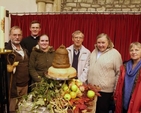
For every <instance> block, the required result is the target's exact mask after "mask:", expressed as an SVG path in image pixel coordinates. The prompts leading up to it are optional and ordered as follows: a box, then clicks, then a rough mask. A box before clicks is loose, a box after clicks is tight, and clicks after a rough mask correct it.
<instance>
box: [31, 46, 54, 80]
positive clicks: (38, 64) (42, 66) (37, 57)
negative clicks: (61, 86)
mask: <svg viewBox="0 0 141 113" xmlns="http://www.w3.org/2000/svg"><path fill="white" fill-rule="evenodd" d="M54 55H55V50H54V49H53V47H49V50H48V51H47V52H43V51H42V50H40V49H39V48H38V47H37V46H35V47H34V48H33V50H32V52H31V54H30V60H29V73H30V75H31V77H32V79H33V82H40V81H41V78H42V77H43V76H44V73H45V72H47V70H48V68H49V67H50V66H51V65H52V61H53V58H54Z"/></svg>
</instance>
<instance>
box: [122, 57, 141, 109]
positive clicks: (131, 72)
mask: <svg viewBox="0 0 141 113" xmlns="http://www.w3.org/2000/svg"><path fill="white" fill-rule="evenodd" d="M132 66H133V62H132V60H129V61H128V62H127V63H126V74H125V80H124V95H123V96H124V97H123V107H124V109H125V110H128V106H129V102H130V97H131V93H132V89H133V85H134V81H135V79H136V75H137V72H138V70H139V69H140V67H141V60H140V61H139V62H138V64H137V65H136V66H135V68H134V69H132Z"/></svg>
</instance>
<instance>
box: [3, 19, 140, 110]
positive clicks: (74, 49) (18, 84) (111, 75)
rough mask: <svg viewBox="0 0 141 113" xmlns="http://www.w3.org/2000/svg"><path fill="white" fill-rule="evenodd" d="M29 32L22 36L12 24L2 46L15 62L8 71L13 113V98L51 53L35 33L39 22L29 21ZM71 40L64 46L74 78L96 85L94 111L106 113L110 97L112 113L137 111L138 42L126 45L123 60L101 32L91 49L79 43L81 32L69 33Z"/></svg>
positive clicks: (41, 71) (22, 91)
mask: <svg viewBox="0 0 141 113" xmlns="http://www.w3.org/2000/svg"><path fill="white" fill-rule="evenodd" d="M30 31H31V35H30V36H29V37H27V38H23V39H22V30H21V28H20V27H18V26H13V27H12V28H11V30H10V35H9V36H10V41H9V42H8V44H6V47H5V48H6V49H12V50H13V51H14V53H15V55H16V61H19V64H18V66H16V67H15V69H14V70H13V72H12V73H13V74H11V76H13V79H12V83H10V84H12V87H11V89H10V91H11V93H10V113H15V112H16V107H17V99H19V98H20V97H21V96H23V95H26V94H27V93H28V87H29V84H31V83H32V82H40V81H41V79H42V77H44V72H46V71H47V70H48V68H49V67H50V66H51V65H52V61H53V58H54V55H55V49H54V48H53V47H52V46H50V44H49V41H50V39H49V37H48V36H47V35H46V34H43V35H41V36H39V34H40V31H41V25H40V23H39V22H38V21H33V22H31V25H30ZM72 41H73V44H72V45H70V46H69V47H67V48H66V49H67V50H68V53H69V54H68V56H69V61H70V65H71V66H72V67H74V68H75V69H76V71H77V78H78V79H79V80H80V81H82V82H83V83H88V84H91V85H93V86H96V87H99V88H100V90H99V91H98V93H99V95H98V98H97V102H96V111H95V113H109V109H110V103H111V100H112V99H114V103H115V104H114V105H115V109H114V111H113V113H114V112H115V113H141V96H140V92H141V83H140V81H141V43H139V42H133V43H131V44H130V46H129V54H130V57H131V59H130V60H129V61H127V62H124V63H123V61H122V57H121V54H120V53H119V52H118V51H117V50H116V49H115V48H114V45H113V43H112V41H111V39H110V38H109V36H108V35H107V34H105V33H101V34H99V35H98V36H97V39H96V44H95V48H94V50H93V51H92V52H90V51H89V50H88V49H87V48H86V47H84V46H83V44H82V43H83V41H84V34H83V33H82V32H81V31H80V30H77V31H75V32H73V33H72ZM11 60H12V57H11ZM18 97H19V98H18Z"/></svg>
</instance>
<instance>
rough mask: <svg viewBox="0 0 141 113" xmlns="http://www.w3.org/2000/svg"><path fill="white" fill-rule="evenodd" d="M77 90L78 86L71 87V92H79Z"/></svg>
mask: <svg viewBox="0 0 141 113" xmlns="http://www.w3.org/2000/svg"><path fill="white" fill-rule="evenodd" d="M77 89H78V87H77V85H75V84H73V85H72V86H71V90H72V91H74V92H75V91H77Z"/></svg>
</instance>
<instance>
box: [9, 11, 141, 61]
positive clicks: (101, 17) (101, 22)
mask: <svg viewBox="0 0 141 113" xmlns="http://www.w3.org/2000/svg"><path fill="white" fill-rule="evenodd" d="M33 20H38V21H39V22H40V23H41V28H42V31H41V33H42V34H43V33H46V34H47V35H48V36H49V37H50V45H52V46H54V48H55V49H56V48H58V47H59V46H60V45H61V44H64V45H65V46H66V47H68V46H69V45H71V44H72V41H71V34H72V32H74V31H75V30H81V31H82V32H83V33H84V34H85V39H84V43H83V45H84V46H86V47H87V48H88V49H89V50H90V51H92V50H93V49H94V44H95V42H96V37H97V35H98V34H100V33H102V32H104V33H107V34H108V35H109V36H110V38H111V40H112V41H113V43H114V45H115V48H116V49H117V50H118V51H119V52H120V53H121V55H122V58H123V61H125V60H128V59H129V45H130V43H131V42H134V41H139V42H141V15H129V14H126V15H123V14H121V15H118V14H47V15H23V16H19V15H11V26H14V25H17V26H20V27H21V28H22V30H23V36H24V37H26V36H28V35H30V31H29V26H30V22H31V21H33Z"/></svg>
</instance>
